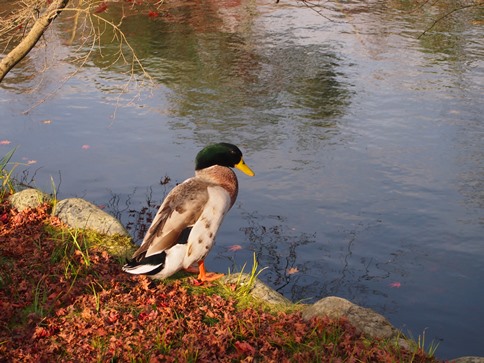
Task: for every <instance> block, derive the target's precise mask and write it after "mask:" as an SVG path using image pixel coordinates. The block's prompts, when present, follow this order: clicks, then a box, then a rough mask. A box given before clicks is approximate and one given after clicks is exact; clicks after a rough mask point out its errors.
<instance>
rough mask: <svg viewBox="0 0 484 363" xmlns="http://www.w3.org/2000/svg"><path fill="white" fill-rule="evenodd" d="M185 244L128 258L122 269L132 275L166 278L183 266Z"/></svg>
mask: <svg viewBox="0 0 484 363" xmlns="http://www.w3.org/2000/svg"><path fill="white" fill-rule="evenodd" d="M186 250H187V245H186V244H177V245H175V246H173V247H172V248H170V249H169V250H166V251H162V252H159V253H155V254H153V255H150V256H146V252H145V253H143V254H141V255H138V256H136V258H133V259H132V260H128V261H127V262H126V264H125V265H124V266H123V271H125V272H127V273H130V274H133V275H148V276H150V277H153V278H157V279H166V278H167V277H170V276H171V275H173V274H174V273H175V272H177V271H179V270H181V269H182V268H183V258H184V257H185V254H186Z"/></svg>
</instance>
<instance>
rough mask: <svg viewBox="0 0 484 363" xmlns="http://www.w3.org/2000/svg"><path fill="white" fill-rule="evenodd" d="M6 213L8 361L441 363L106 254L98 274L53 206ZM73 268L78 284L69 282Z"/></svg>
mask: <svg viewBox="0 0 484 363" xmlns="http://www.w3.org/2000/svg"><path fill="white" fill-rule="evenodd" d="M0 211H1V213H2V214H1V216H2V222H1V223H2V224H1V225H0V227H1V228H0V256H1V260H0V263H1V264H2V265H1V266H0V267H1V268H0V278H1V279H0V282H1V281H8V284H3V285H1V287H2V288H1V289H0V309H1V312H2V314H0V342H2V344H0V360H2V361H4V360H5V361H29V362H42V361H45V362H53V361H59V359H61V360H63V361H152V362H171V361H186V360H188V359H189V358H191V357H197V361H200V362H210V361H214V357H216V359H217V361H218V362H234V361H237V362H239V361H282V362H284V361H293V362H310V361H326V360H327V359H326V358H329V359H331V360H333V361H347V362H351V361H355V362H356V361H365V362H366V361H378V362H387V361H392V359H393V361H395V360H396V361H405V358H406V357H408V358H411V359H413V361H414V362H434V361H435V359H431V358H428V357H426V356H425V355H424V354H423V353H417V354H416V355H415V356H411V355H408V356H405V353H401V352H395V354H394V355H392V352H388V351H384V350H382V349H381V347H380V346H379V345H378V344H377V343H374V342H371V341H368V340H364V339H362V337H361V336H360V335H359V333H357V332H356V330H355V328H354V327H352V326H351V325H350V324H349V323H348V322H347V321H345V320H339V321H336V320H331V319H329V318H324V319H314V320H311V321H310V322H306V321H304V320H303V319H302V317H301V314H299V313H284V312H280V313H269V312H267V311H265V310H263V309H262V308H260V307H253V308H245V309H242V308H239V307H237V302H236V301H235V300H233V299H231V298H225V297H221V296H219V295H217V294H214V293H212V294H211V295H208V294H205V293H201V292H197V293H193V292H191V291H189V288H187V287H184V286H183V285H182V283H181V282H180V281H179V280H175V281H171V282H159V281H153V280H151V279H149V278H147V277H144V276H143V277H140V276H131V275H128V274H123V273H122V272H121V267H120V264H119V262H118V261H117V260H116V259H114V258H112V257H111V256H110V255H109V254H107V253H106V252H105V251H102V250H99V249H95V248H92V249H89V260H90V265H89V266H87V265H86V264H83V263H82V258H81V257H82V256H72V259H71V260H69V261H66V260H65V259H63V258H59V256H57V255H56V254H55V252H54V251H55V250H56V248H57V249H58V248H59V243H61V242H60V241H56V240H53V239H52V238H51V237H49V235H48V234H47V233H46V231H45V225H46V224H55V223H60V222H58V220H57V221H56V220H55V219H53V218H52V217H51V216H50V214H49V213H48V208H47V207H45V206H43V207H41V208H39V209H37V210H30V211H25V212H21V213H19V212H17V211H14V210H12V209H10V207H9V206H8V205H7V204H5V203H3V204H2V203H0ZM78 254H79V253H78ZM69 263H70V264H73V263H76V264H77V265H76V266H75V268H76V271H77V275H75V277H73V276H69V274H66V271H69V268H72V266H69ZM294 269H295V268H294ZM290 272H293V273H296V272H297V269H295V270H292V271H288V273H290ZM190 289H191V288H190ZM331 336H333V337H335V338H334V339H333V340H331V339H328V337H331ZM325 340H327V342H325Z"/></svg>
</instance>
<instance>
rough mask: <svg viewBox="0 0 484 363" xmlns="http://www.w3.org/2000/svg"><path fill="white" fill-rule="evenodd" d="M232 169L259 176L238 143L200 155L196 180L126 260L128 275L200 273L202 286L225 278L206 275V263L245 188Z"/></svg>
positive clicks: (173, 195)
mask: <svg viewBox="0 0 484 363" xmlns="http://www.w3.org/2000/svg"><path fill="white" fill-rule="evenodd" d="M232 168H236V169H239V170H240V171H242V172H243V173H245V174H247V175H248V176H254V175H255V174H254V172H253V171H252V169H250V168H249V167H248V166H247V164H246V163H245V161H244V158H243V155H242V152H241V151H240V149H239V148H238V147H237V146H235V145H233V144H230V143H225V142H220V143H216V144H211V145H208V146H206V147H205V148H203V149H202V150H201V151H200V152H198V154H197V155H196V158H195V176H193V177H191V178H189V179H187V180H185V181H184V182H182V183H180V184H178V185H177V186H176V187H174V188H173V189H172V190H171V191H170V192H169V193H168V194H167V196H166V198H165V199H164V200H163V203H162V204H161V206H160V208H159V209H158V212H157V213H156V216H155V218H154V219H153V222H152V223H151V225H150V227H149V229H148V231H147V233H146V235H145V236H144V238H143V241H142V243H141V245H140V247H139V249H138V250H137V251H136V252H135V253H134V254H133V256H132V258H131V259H129V260H127V261H126V264H125V265H124V266H123V267H122V269H123V271H125V272H127V273H130V274H134V275H147V276H149V277H152V278H156V279H166V278H168V277H170V276H172V275H173V274H175V273H176V272H178V271H180V270H182V269H185V270H187V271H190V272H198V280H199V281H200V282H202V283H203V282H205V281H213V280H216V279H218V278H220V277H222V276H223V274H217V273H211V272H207V271H206V269H205V258H206V257H207V255H208V253H209V252H210V250H211V249H212V247H213V246H214V243H215V237H216V234H217V231H218V229H219V227H220V225H221V224H222V221H223V219H224V217H225V215H226V214H227V212H228V211H229V210H230V208H232V206H233V205H234V203H235V200H236V199H237V194H238V190H239V186H238V180H237V176H236V174H235V172H234V171H233V170H232ZM196 264H198V270H197V269H196Z"/></svg>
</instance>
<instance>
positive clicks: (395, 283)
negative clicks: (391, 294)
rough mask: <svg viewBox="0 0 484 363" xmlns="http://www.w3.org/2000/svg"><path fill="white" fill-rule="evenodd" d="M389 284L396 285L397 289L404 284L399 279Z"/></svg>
mask: <svg viewBox="0 0 484 363" xmlns="http://www.w3.org/2000/svg"><path fill="white" fill-rule="evenodd" d="M389 286H390V287H394V288H397V289H398V288H399V287H400V286H402V284H401V283H400V282H398V281H395V282H391V283H390V284H389Z"/></svg>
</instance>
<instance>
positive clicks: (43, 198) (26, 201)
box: [8, 189, 51, 212]
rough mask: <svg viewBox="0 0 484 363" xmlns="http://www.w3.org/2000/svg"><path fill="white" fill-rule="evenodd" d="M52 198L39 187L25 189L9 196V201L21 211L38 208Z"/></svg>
mask: <svg viewBox="0 0 484 363" xmlns="http://www.w3.org/2000/svg"><path fill="white" fill-rule="evenodd" d="M50 200H51V198H50V196H49V195H48V194H45V193H43V192H41V191H40V190H37V189H24V190H22V191H20V192H17V193H15V194H12V195H11V196H9V197H8V201H9V202H10V203H11V204H12V206H13V207H14V208H15V209H17V210H18V211H19V212H21V211H23V210H25V209H28V208H37V207H39V206H40V205H42V204H43V203H45V202H48V201H50Z"/></svg>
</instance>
